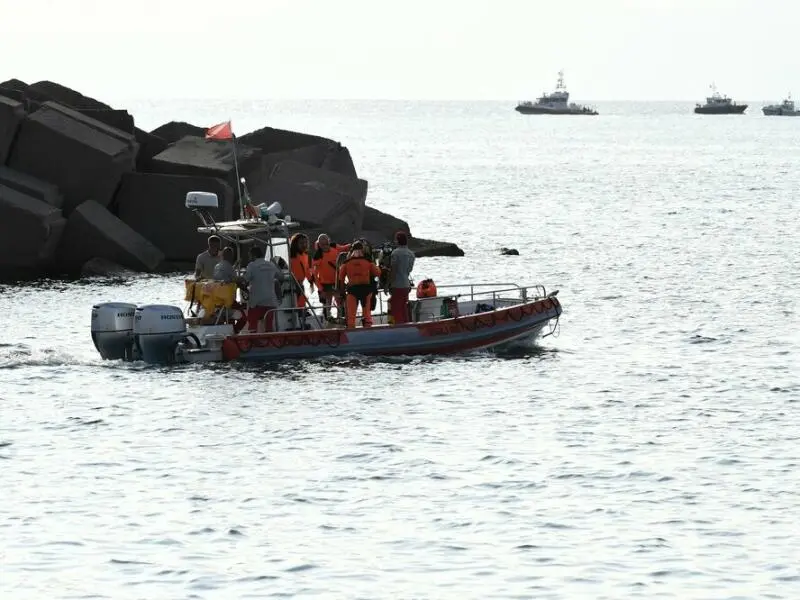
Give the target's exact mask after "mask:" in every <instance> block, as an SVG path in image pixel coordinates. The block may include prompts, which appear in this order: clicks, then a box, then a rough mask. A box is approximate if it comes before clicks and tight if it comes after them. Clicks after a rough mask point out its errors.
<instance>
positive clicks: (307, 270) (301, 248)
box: [289, 233, 314, 308]
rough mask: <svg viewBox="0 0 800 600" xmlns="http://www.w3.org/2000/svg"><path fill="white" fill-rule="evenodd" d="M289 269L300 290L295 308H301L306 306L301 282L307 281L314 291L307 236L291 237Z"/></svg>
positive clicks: (299, 234) (300, 234) (303, 234)
mask: <svg viewBox="0 0 800 600" xmlns="http://www.w3.org/2000/svg"><path fill="white" fill-rule="evenodd" d="M289 269H290V270H291V271H292V275H294V278H295V280H297V283H299V284H300V290H299V291H298V292H297V306H298V308H302V307H304V306H305V305H306V295H305V293H304V290H303V282H304V281H308V283H309V285H310V286H311V289H314V275H313V273H312V272H311V257H310V256H309V255H308V236H307V235H306V234H305V233H298V234H295V235H293V236H292V239H291V241H290V242H289Z"/></svg>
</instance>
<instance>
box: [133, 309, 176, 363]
mask: <svg viewBox="0 0 800 600" xmlns="http://www.w3.org/2000/svg"><path fill="white" fill-rule="evenodd" d="M133 337H134V343H135V344H136V349H137V350H138V351H139V354H140V358H141V359H142V360H143V361H144V362H146V363H152V364H171V363H174V362H175V350H176V348H177V346H178V343H179V342H180V341H181V340H183V339H184V338H186V337H187V334H186V321H185V320H184V318H183V312H182V311H181V309H180V308H178V307H177V306H170V305H167V304H148V305H147V306H140V307H139V308H137V309H136V316H135V318H134V321H133Z"/></svg>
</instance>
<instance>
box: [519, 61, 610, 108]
mask: <svg viewBox="0 0 800 600" xmlns="http://www.w3.org/2000/svg"><path fill="white" fill-rule="evenodd" d="M515 110H516V111H517V112H519V113H522V114H523V115H596V114H597V111H596V110H594V109H592V108H589V107H587V106H583V105H581V104H569V92H568V91H567V88H566V87H565V86H564V71H559V72H558V82H557V83H556V91H555V92H553V93H552V94H548V93H546V92H543V93H542V95H541V96H540V97H539V98H537V99H536V102H531V101H530V100H525V101H523V102H520V103H519V104H517V107H516V109H515Z"/></svg>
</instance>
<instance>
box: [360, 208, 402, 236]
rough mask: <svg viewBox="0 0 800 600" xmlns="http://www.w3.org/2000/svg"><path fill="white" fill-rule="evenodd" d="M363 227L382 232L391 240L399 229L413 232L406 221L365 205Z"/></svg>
mask: <svg viewBox="0 0 800 600" xmlns="http://www.w3.org/2000/svg"><path fill="white" fill-rule="evenodd" d="M361 227H362V229H364V230H370V231H376V232H380V233H381V234H382V235H384V236H386V237H387V238H388V239H390V240H391V239H394V234H395V233H397V232H398V231H405V232H406V233H408V234H410V233H411V229H410V228H409V226H408V223H407V222H406V221H403V219H398V218H397V217H395V216H393V215H390V214H389V213H385V212H381V211H379V210H378V209H377V208H372V207H371V206H365V207H364V222H363V224H362V225H361Z"/></svg>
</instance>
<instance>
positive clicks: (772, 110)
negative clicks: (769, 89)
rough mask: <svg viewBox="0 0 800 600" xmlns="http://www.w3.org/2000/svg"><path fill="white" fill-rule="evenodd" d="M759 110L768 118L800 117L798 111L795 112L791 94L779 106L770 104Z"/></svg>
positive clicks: (799, 111)
mask: <svg viewBox="0 0 800 600" xmlns="http://www.w3.org/2000/svg"><path fill="white" fill-rule="evenodd" d="M761 110H762V112H763V113H764V114H765V115H766V116H768V117H800V110H795V107H794V100H792V95H791V94H789V96H788V97H787V98H786V99H785V100H784V101H783V102H781V103H780V104H770V105H769V106H765V107H764V108H762V109H761Z"/></svg>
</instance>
